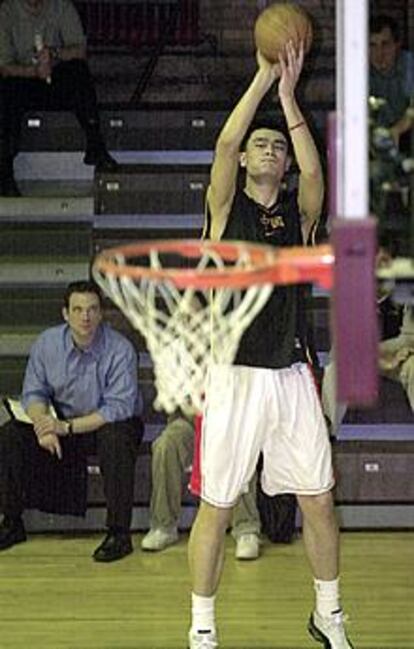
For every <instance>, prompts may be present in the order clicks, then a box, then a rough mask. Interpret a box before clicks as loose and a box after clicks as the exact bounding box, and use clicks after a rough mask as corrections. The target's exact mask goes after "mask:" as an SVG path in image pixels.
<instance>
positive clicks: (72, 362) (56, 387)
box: [22, 323, 142, 422]
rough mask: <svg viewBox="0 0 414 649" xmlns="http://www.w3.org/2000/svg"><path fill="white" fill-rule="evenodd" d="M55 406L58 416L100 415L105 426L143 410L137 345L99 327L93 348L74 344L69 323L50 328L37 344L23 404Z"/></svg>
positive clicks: (31, 353) (30, 365) (110, 329)
mask: <svg viewBox="0 0 414 649" xmlns="http://www.w3.org/2000/svg"><path fill="white" fill-rule="evenodd" d="M39 401H40V402H42V403H46V404H50V403H53V405H54V407H55V409H56V411H57V412H58V413H59V416H61V417H64V418H71V417H81V416H83V415H88V414H90V413H92V412H96V411H97V412H99V414H100V415H101V416H102V417H103V419H104V420H105V421H106V422H113V421H122V420H124V419H129V418H130V417H132V416H137V415H140V414H141V412H142V395H141V392H140V390H139V387H138V377H137V355H136V353H135V350H134V348H133V346H132V344H131V343H130V342H129V341H128V340H127V339H126V338H125V337H124V336H122V335H121V334H120V333H118V332H117V331H114V330H113V329H112V328H111V327H110V326H109V325H108V324H104V323H102V324H100V325H99V327H98V329H97V331H96V334H95V337H94V339H93V341H92V344H91V345H90V347H89V348H88V349H84V350H81V349H79V348H78V347H76V346H75V344H74V342H73V339H72V335H71V331H70V328H69V326H68V325H67V324H62V325H58V326H57V327H51V328H50V329H46V331H44V332H43V333H42V334H41V335H40V336H39V338H38V339H37V340H36V342H35V343H34V345H33V347H32V349H31V351H30V357H29V361H28V364H27V368H26V373H25V377H24V383H23V391H22V405H23V407H24V408H25V409H26V408H27V406H28V405H29V404H30V403H31V402H39Z"/></svg>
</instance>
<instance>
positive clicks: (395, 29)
mask: <svg viewBox="0 0 414 649" xmlns="http://www.w3.org/2000/svg"><path fill="white" fill-rule="evenodd" d="M387 27H388V29H389V30H390V32H391V34H392V37H393V39H394V41H395V42H396V43H399V42H400V41H401V31H400V27H399V25H398V23H397V21H396V20H394V18H392V17H391V16H386V15H385V14H378V15H377V16H373V17H372V18H371V20H370V21H369V33H370V34H379V33H380V32H382V30H383V29H387Z"/></svg>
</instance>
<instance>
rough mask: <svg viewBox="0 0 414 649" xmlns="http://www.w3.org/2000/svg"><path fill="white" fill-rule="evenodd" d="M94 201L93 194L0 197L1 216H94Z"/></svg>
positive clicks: (64, 217) (65, 217) (66, 217)
mask: <svg viewBox="0 0 414 649" xmlns="http://www.w3.org/2000/svg"><path fill="white" fill-rule="evenodd" d="M93 212H94V203H93V198H92V196H88V197H77V196H68V197H53V196H52V197H49V198H40V197H37V196H22V197H21V198H5V197H4V196H2V197H0V217H2V218H3V219H5V218H9V219H11V218H13V217H15V216H19V217H22V216H25V217H26V218H27V219H28V220H29V219H30V217H31V216H40V217H42V219H45V218H48V217H52V218H53V219H56V220H59V219H60V220H61V221H64V220H66V219H68V218H71V217H72V216H76V215H79V214H84V215H89V216H92V215H93Z"/></svg>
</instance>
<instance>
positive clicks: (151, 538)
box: [141, 527, 178, 552]
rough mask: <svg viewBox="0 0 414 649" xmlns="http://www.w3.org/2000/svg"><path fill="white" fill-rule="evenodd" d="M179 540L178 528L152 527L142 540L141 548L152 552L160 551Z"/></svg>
mask: <svg viewBox="0 0 414 649" xmlns="http://www.w3.org/2000/svg"><path fill="white" fill-rule="evenodd" d="M177 541H178V532H177V528H175V527H172V528H162V527H157V528H154V529H150V531H149V532H148V534H146V535H145V536H144V538H143V539H142V541H141V548H142V549H143V550H148V551H150V552H159V551H160V550H165V548H167V547H168V546H169V545H173V544H174V543H177Z"/></svg>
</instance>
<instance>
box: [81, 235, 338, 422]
mask: <svg viewBox="0 0 414 649" xmlns="http://www.w3.org/2000/svg"><path fill="white" fill-rule="evenodd" d="M332 265H333V254H332V251H331V248H330V247H329V246H319V247H315V248H309V249H308V248H303V247H298V248H282V249H278V248H274V247H272V246H265V245H259V244H251V243H249V242H240V241H238V242H234V241H220V242H212V241H198V240H191V239H189V240H185V241H174V240H168V241H167V240H163V241H146V242H143V243H138V244H131V245H125V246H120V247H117V248H112V249H109V250H105V251H103V252H102V253H100V254H99V255H98V256H97V258H96V259H95V262H94V265H93V274H94V277H95V280H96V281H97V283H98V284H99V285H100V286H101V287H102V289H103V290H104V291H105V293H106V294H107V295H108V296H109V297H110V298H111V299H112V301H113V302H114V303H115V304H116V305H117V306H118V307H119V308H120V309H121V311H123V313H124V314H125V315H126V316H127V317H128V318H129V320H130V321H131V323H132V324H133V326H134V327H135V328H136V329H138V330H139V331H140V333H141V334H142V335H143V336H144V337H145V339H146V342H147V347H148V351H149V352H150V354H151V357H152V360H153V363H154V375H155V387H156V391H157V398H156V401H155V404H154V405H155V407H156V408H158V409H163V410H165V411H166V412H172V411H174V410H175V409H176V408H181V409H182V410H184V411H194V410H196V411H200V410H201V407H202V401H203V394H204V384H205V379H206V375H207V372H208V368H209V366H210V365H211V364H231V363H232V362H233V360H234V357H235V355H236V352H237V347H238V344H239V341H240V338H241V336H242V334H243V332H244V331H245V330H246V329H247V327H248V326H249V324H250V323H251V322H252V320H253V319H254V318H255V317H256V315H257V314H258V313H259V311H260V310H261V309H262V308H263V307H264V305H265V304H266V302H267V300H268V299H269V297H270V294H271V293H272V290H273V287H274V284H276V283H278V284H296V283H301V282H305V283H309V282H318V283H320V284H321V285H322V286H324V287H326V288H329V287H330V285H331V281H332Z"/></svg>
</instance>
